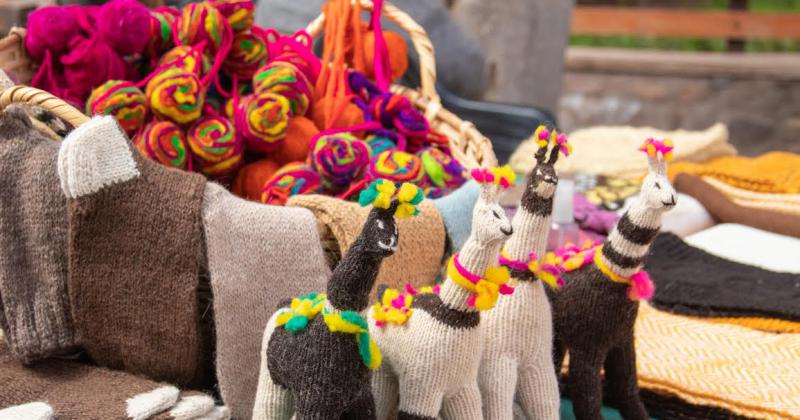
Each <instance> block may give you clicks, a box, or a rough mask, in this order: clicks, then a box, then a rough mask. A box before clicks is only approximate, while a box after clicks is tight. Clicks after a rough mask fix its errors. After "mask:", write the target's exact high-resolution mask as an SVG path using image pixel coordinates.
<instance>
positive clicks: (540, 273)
mask: <svg viewBox="0 0 800 420" xmlns="http://www.w3.org/2000/svg"><path fill="white" fill-rule="evenodd" d="M498 262H499V263H500V265H503V266H506V267H508V268H509V269H512V270H516V271H522V272H526V271H529V272H531V273H533V275H534V276H536V278H538V279H539V280H542V281H543V282H545V283H546V284H547V285H548V286H550V287H551V288H553V289H558V288H560V287H561V286H563V285H564V279H562V278H561V274H562V273H563V269H562V268H561V267H560V266H559V263H560V262H561V261H560V260H559V258H558V257H556V255H555V254H554V253H552V252H548V253H547V254H545V256H544V258H543V259H542V260H541V261H539V258H538V257H537V256H536V253H535V252H531V253H530V254H528V260H527V261H522V260H515V259H513V258H511V257H510V256H509V255H508V252H506V250H505V248H503V249H502V250H501V251H500V257H499V258H498Z"/></svg>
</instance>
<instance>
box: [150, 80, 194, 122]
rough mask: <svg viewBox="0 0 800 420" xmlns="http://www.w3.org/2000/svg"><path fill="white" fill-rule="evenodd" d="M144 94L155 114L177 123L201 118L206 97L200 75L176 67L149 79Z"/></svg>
mask: <svg viewBox="0 0 800 420" xmlns="http://www.w3.org/2000/svg"><path fill="white" fill-rule="evenodd" d="M145 95H147V99H148V102H149V103H150V109H151V110H152V111H153V113H154V114H155V115H157V116H159V117H161V118H165V119H169V120H171V121H174V122H176V123H178V124H188V123H190V122H192V121H194V120H196V119H198V118H199V117H200V115H201V114H202V111H203V104H204V103H205V99H206V91H205V88H204V87H203V86H202V85H201V84H200V79H198V78H197V75H196V74H194V73H192V72H189V71H187V70H184V69H180V68H175V67H170V68H167V69H165V70H164V71H163V72H161V73H160V74H158V75H156V76H155V77H153V78H152V79H150V81H149V82H148V83H147V87H146V88H145Z"/></svg>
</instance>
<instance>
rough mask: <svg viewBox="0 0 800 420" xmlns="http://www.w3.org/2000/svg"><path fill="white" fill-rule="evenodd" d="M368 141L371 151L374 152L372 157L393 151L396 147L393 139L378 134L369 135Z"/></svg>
mask: <svg viewBox="0 0 800 420" xmlns="http://www.w3.org/2000/svg"><path fill="white" fill-rule="evenodd" d="M366 141H367V144H368V145H369V149H370V150H371V151H372V156H375V155H377V154H380V153H381V152H384V151H386V150H392V149H394V148H395V147H396V146H395V144H394V142H393V141H392V139H390V138H388V137H386V136H381V135H378V134H370V135H368V136H367V138H366Z"/></svg>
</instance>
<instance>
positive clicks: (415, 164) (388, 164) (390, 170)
mask: <svg viewBox="0 0 800 420" xmlns="http://www.w3.org/2000/svg"><path fill="white" fill-rule="evenodd" d="M368 173H369V175H368V176H369V177H370V179H388V180H390V181H394V182H411V183H413V184H418V183H419V182H420V181H422V177H423V175H424V174H423V171H422V160H420V158H419V157H417V156H416V155H412V154H411V153H406V152H403V151H400V150H386V151H383V152H381V153H378V154H376V155H375V156H374V157H373V158H372V160H371V161H370V163H369V172H368Z"/></svg>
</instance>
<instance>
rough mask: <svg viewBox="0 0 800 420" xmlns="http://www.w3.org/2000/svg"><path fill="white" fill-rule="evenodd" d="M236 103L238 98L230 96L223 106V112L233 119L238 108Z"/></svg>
mask: <svg viewBox="0 0 800 420" xmlns="http://www.w3.org/2000/svg"><path fill="white" fill-rule="evenodd" d="M239 102H240V103H241V99H240V100H239ZM234 103H236V100H235V99H234V98H230V99H228V100H227V101H225V105H223V107H222V112H223V113H224V114H225V116H226V117H228V118H231V119H233V118H235V117H236V109H235V108H234V106H233V104H234Z"/></svg>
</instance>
